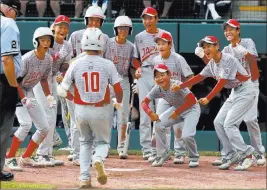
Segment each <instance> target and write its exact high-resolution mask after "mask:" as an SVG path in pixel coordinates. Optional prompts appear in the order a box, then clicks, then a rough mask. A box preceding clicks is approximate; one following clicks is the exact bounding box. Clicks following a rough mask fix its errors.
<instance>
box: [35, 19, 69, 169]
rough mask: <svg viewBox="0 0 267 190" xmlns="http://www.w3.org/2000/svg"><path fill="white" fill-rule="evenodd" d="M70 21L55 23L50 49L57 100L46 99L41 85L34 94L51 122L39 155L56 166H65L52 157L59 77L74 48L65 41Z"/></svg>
mask: <svg viewBox="0 0 267 190" xmlns="http://www.w3.org/2000/svg"><path fill="white" fill-rule="evenodd" d="M69 26H70V19H69V18H68V17H67V16H64V15H59V16H58V17H57V18H56V19H55V21H54V31H55V34H54V37H55V43H54V46H53V48H50V49H49V54H50V55H52V58H53V64H52V76H51V77H49V79H48V80H49V87H50V89H52V93H53V95H54V96H55V99H46V98H45V96H44V93H43V92H42V91H41V88H40V85H36V86H35V87H34V94H35V96H36V99H37V100H38V102H42V104H43V106H44V108H45V111H46V116H47V118H48V122H49V126H50V128H49V132H48V135H47V136H46V138H45V139H44V141H43V142H42V143H41V144H40V146H39V148H38V149H37V155H38V156H39V157H40V159H41V157H45V158H46V159H47V160H48V157H49V159H50V160H52V161H54V162H55V165H63V164H64V162H63V161H61V160H55V159H54V158H53V156H52V152H53V135H54V132H55V127H56V115H57V96H56V94H57V91H56V87H57V80H56V78H57V75H58V73H59V72H65V71H66V70H67V68H68V61H69V60H70V59H71V56H72V48H71V45H70V43H69V42H68V41H66V40H65V38H66V36H67V35H68V32H69ZM47 101H48V102H53V104H50V105H49V104H47ZM47 156H48V157H47Z"/></svg>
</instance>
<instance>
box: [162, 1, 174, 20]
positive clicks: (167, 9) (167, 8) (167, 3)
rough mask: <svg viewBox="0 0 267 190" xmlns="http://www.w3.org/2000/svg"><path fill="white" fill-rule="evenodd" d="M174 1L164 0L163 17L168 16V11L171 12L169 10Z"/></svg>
mask: <svg viewBox="0 0 267 190" xmlns="http://www.w3.org/2000/svg"><path fill="white" fill-rule="evenodd" d="M172 2H173V1H171V2H170V1H165V2H164V8H163V12H162V15H161V17H166V16H167V14H168V12H169V10H170V7H171V6H172Z"/></svg>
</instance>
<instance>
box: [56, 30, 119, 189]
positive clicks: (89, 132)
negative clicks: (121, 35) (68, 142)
mask: <svg viewBox="0 0 267 190" xmlns="http://www.w3.org/2000/svg"><path fill="white" fill-rule="evenodd" d="M104 44H105V42H104V38H103V33H102V32H101V30H99V29H98V28H88V29H86V31H85V32H84V34H83V38H82V49H83V50H84V51H85V52H86V54H87V55H85V56H83V57H82V58H79V59H77V60H76V61H74V62H73V64H71V65H70V68H69V69H68V71H67V73H66V75H65V77H64V79H63V81H62V83H61V84H60V85H59V86H58V88H57V91H58V95H59V96H62V97H66V96H67V91H68V90H69V88H70V86H71V85H72V84H73V82H74V81H75V85H76V86H77V88H75V90H74V103H75V118H76V124H77V128H78V129H79V132H80V146H81V147H80V150H81V151H80V187H81V188H89V187H91V176H90V163H91V155H92V145H93V141H95V154H94V155H93V156H92V163H93V166H94V167H95V169H96V171H97V173H98V177H97V180H98V182H99V183H100V184H102V185H103V184H106V183H107V176H106V174H105V170H104V160H105V158H106V156H107V154H108V149H109V136H110V113H109V109H107V108H108V107H109V104H110V91H109V84H111V85H112V86H113V88H114V92H115V96H116V98H117V101H118V103H121V101H122V95H123V92H122V89H121V86H120V83H119V82H120V80H121V79H120V77H119V76H118V72H117V70H116V67H115V66H114V64H113V63H112V62H111V61H109V60H106V59H104V58H102V57H101V56H100V55H101V53H102V52H101V51H102V50H103V46H104ZM94 139H95V140H94Z"/></svg>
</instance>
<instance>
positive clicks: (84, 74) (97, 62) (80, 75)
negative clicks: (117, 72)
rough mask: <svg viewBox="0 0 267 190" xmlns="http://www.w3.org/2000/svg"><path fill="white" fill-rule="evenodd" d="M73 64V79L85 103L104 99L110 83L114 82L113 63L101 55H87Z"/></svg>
mask: <svg viewBox="0 0 267 190" xmlns="http://www.w3.org/2000/svg"><path fill="white" fill-rule="evenodd" d="M72 65H73V66H72V68H71V69H73V79H74V81H75V85H76V87H77V89H78V92H79V95H80V98H81V100H82V101H83V102H85V103H97V102H100V101H102V100H104V98H105V94H106V90H107V88H108V84H112V81H111V80H112V78H111V77H110V76H111V75H112V73H111V66H113V63H112V62H111V61H109V60H107V59H104V58H102V57H100V56H94V55H86V56H84V57H81V58H79V59H77V60H76V61H75V62H73V64H72Z"/></svg>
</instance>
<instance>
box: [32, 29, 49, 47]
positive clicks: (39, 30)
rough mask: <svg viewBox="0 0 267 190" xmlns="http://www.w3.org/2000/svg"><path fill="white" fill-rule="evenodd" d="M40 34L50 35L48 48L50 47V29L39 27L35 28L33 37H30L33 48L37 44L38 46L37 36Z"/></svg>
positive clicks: (40, 35)
mask: <svg viewBox="0 0 267 190" xmlns="http://www.w3.org/2000/svg"><path fill="white" fill-rule="evenodd" d="M42 36H50V37H51V44H50V48H52V47H53V46H54V36H53V32H52V30H51V29H50V28H48V27H39V28H37V29H36V30H35V32H34V34H33V38H32V43H33V46H34V48H35V49H37V48H38V46H39V41H38V38H40V37H42Z"/></svg>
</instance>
